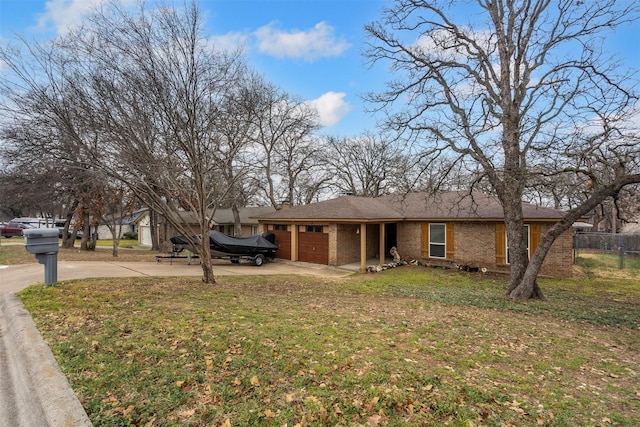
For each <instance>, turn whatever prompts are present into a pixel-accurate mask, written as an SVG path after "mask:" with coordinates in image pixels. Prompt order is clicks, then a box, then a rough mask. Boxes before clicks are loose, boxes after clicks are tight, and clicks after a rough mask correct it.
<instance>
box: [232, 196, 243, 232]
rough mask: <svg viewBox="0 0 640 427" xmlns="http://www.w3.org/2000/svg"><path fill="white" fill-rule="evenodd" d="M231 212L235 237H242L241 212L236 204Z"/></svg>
mask: <svg viewBox="0 0 640 427" xmlns="http://www.w3.org/2000/svg"><path fill="white" fill-rule="evenodd" d="M231 212H233V235H234V236H236V237H240V236H242V224H240V210H239V209H238V206H237V205H236V203H233V205H232V206H231Z"/></svg>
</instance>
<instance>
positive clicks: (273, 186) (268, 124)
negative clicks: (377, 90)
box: [252, 80, 323, 206]
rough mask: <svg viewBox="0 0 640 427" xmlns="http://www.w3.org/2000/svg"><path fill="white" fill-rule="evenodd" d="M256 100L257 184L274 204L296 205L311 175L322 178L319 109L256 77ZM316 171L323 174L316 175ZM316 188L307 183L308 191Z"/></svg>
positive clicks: (254, 114) (254, 120)
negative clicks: (318, 131)
mask: <svg viewBox="0 0 640 427" xmlns="http://www.w3.org/2000/svg"><path fill="white" fill-rule="evenodd" d="M255 83H256V86H255V87H254V88H253V94H254V96H255V98H254V101H253V102H252V106H253V123H254V126H255V131H254V132H255V133H254V139H255V143H256V146H257V147H259V149H260V155H259V158H258V159H259V162H260V165H259V166H260V167H259V170H257V171H256V174H255V176H254V180H255V186H256V187H257V188H258V189H260V191H261V194H263V195H264V197H265V198H266V200H267V201H268V202H269V203H270V204H271V205H272V206H278V205H279V204H280V203H282V202H283V201H285V200H286V201H288V202H289V203H291V204H295V203H296V201H299V200H301V199H302V198H301V197H299V195H298V190H297V189H298V187H299V185H300V183H301V182H302V181H305V180H307V179H309V177H310V176H317V177H318V180H319V181H322V180H323V178H322V176H321V173H320V171H321V165H320V164H319V163H318V156H316V154H317V152H318V150H319V148H320V147H319V146H318V144H317V143H316V140H315V139H314V137H313V132H314V131H315V130H316V129H317V128H318V121H317V112H316V111H315V110H314V109H312V108H311V107H309V105H307V104H306V103H304V102H302V101H299V100H296V99H294V98H293V97H291V96H289V94H287V93H285V92H283V91H282V90H280V89H279V88H277V87H275V86H273V85H272V84H269V83H267V82H264V81H259V80H256V82H255ZM315 171H318V172H319V173H318V174H317V175H315ZM311 188H312V187H310V186H306V187H305V189H306V190H305V192H306V193H307V194H308V192H309V190H310V189H311Z"/></svg>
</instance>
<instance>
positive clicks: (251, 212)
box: [213, 206, 276, 224]
mask: <svg viewBox="0 0 640 427" xmlns="http://www.w3.org/2000/svg"><path fill="white" fill-rule="evenodd" d="M275 210H276V208H274V207H272V206H256V207H245V208H240V209H238V211H239V213H240V224H257V223H258V221H256V220H255V219H253V218H254V217H256V216H260V215H264V214H268V213H270V212H274V211H275ZM213 221H214V222H215V223H216V224H233V223H235V220H234V219H233V211H232V210H231V209H216V212H215V214H214V215H213Z"/></svg>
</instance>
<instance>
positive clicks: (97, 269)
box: [0, 259, 354, 296]
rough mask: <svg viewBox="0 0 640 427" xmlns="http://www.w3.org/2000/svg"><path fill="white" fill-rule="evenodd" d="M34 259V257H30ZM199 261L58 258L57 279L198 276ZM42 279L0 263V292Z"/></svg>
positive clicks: (282, 270) (269, 266)
mask: <svg viewBox="0 0 640 427" xmlns="http://www.w3.org/2000/svg"><path fill="white" fill-rule="evenodd" d="M34 261H35V260H34ZM213 272H214V274H215V275H217V276H233V275H247V276H251V275H276V274H297V275H305V276H309V275H311V276H319V277H344V276H348V275H349V274H352V273H354V271H353V270H350V269H348V268H337V267H330V266H326V265H318V264H309V263H301V262H290V261H280V260H278V261H276V262H267V263H265V264H264V265H262V266H261V267H256V266H254V265H251V264H249V263H240V264H231V263H230V262H228V261H225V260H214V266H213ZM201 275H202V268H201V266H200V264H198V263H193V264H191V265H189V264H188V263H187V260H185V259H179V260H173V261H172V263H169V261H168V260H163V261H161V262H118V261H108V262H104V261H74V262H71V261H60V262H58V281H64V280H70V279H83V278H89V277H142V276H157V277H178V276H196V277H197V276H201ZM43 282H44V266H43V265H41V264H36V263H34V264H23V265H0V296H1V295H5V294H10V293H15V292H18V291H21V290H22V289H24V288H26V287H27V286H30V285H33V284H35V283H43Z"/></svg>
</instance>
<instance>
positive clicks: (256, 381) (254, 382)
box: [249, 375, 260, 387]
mask: <svg viewBox="0 0 640 427" xmlns="http://www.w3.org/2000/svg"><path fill="white" fill-rule="evenodd" d="M249 382H250V383H251V385H252V386H254V387H258V386H259V385H260V380H259V379H258V377H257V376H255V375H254V376H252V377H251V380H249Z"/></svg>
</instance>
